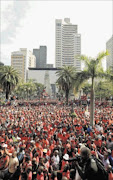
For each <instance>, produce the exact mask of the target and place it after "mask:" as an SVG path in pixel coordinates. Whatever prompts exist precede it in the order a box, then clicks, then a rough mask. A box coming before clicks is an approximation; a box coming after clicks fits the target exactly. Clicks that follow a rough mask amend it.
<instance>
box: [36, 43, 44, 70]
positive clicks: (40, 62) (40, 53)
mask: <svg viewBox="0 0 113 180" xmlns="http://www.w3.org/2000/svg"><path fill="white" fill-rule="evenodd" d="M33 54H34V55H35V56H36V68H46V63H47V47H46V46H40V48H39V49H33Z"/></svg>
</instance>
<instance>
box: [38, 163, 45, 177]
mask: <svg viewBox="0 0 113 180" xmlns="http://www.w3.org/2000/svg"><path fill="white" fill-rule="evenodd" d="M43 170H44V168H43V166H39V168H38V174H37V180H44V173H43Z"/></svg>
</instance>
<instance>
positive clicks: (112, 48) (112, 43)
mask: <svg viewBox="0 0 113 180" xmlns="http://www.w3.org/2000/svg"><path fill="white" fill-rule="evenodd" d="M106 50H108V53H109V55H108V56H106V66H107V69H109V68H112V69H113V35H112V37H111V38H110V39H109V40H108V41H107V43H106Z"/></svg>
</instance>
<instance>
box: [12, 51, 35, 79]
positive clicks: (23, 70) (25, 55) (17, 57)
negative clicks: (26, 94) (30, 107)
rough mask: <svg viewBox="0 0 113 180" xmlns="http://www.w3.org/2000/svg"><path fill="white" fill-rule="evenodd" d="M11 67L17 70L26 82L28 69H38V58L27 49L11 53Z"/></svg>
mask: <svg viewBox="0 0 113 180" xmlns="http://www.w3.org/2000/svg"><path fill="white" fill-rule="evenodd" d="M11 66H12V67H13V68H14V69H16V70H17V71H18V73H19V76H20V78H21V79H22V80H24V81H25V82H26V80H27V71H28V67H36V57H35V56H34V55H33V54H32V52H31V51H28V50H27V48H20V51H14V52H12V53H11Z"/></svg>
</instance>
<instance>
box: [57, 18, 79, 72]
mask: <svg viewBox="0 0 113 180" xmlns="http://www.w3.org/2000/svg"><path fill="white" fill-rule="evenodd" d="M55 42H56V47H55V66H56V67H62V66H64V65H68V66H69V65H72V66H75V67H76V69H77V71H80V70H81V61H80V60H79V58H78V55H81V35H80V34H78V26H77V25H73V24H72V23H70V19H69V18H65V19H64V21H63V20H62V19H56V41H55Z"/></svg>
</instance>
